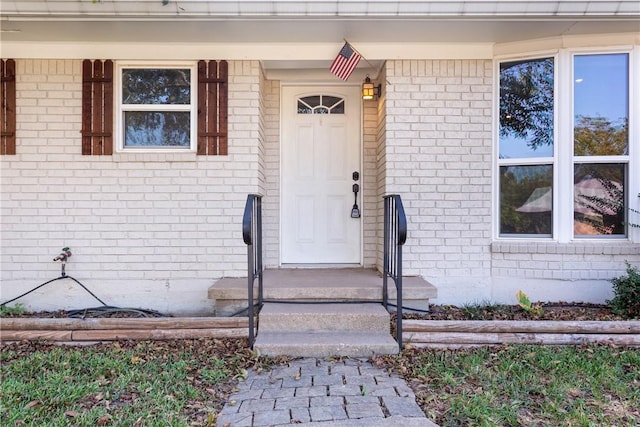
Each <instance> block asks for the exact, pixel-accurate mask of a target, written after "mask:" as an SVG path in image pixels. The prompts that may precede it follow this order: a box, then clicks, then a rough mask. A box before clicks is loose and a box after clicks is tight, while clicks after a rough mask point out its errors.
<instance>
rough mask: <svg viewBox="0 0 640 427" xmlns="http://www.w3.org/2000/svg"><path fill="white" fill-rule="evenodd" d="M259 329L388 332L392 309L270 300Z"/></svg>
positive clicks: (373, 306) (262, 312)
mask: <svg viewBox="0 0 640 427" xmlns="http://www.w3.org/2000/svg"><path fill="white" fill-rule="evenodd" d="M258 327H259V331H260V333H264V332H283V331H287V332H322V331H362V332H379V333H386V334H389V313H388V312H387V311H386V310H385V309H384V307H382V305H380V304H367V303H361V304H283V303H267V304H265V305H264V307H263V308H262V310H261V311H260V317H259V324H258Z"/></svg>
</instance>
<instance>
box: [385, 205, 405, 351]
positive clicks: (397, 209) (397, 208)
mask: <svg viewBox="0 0 640 427" xmlns="http://www.w3.org/2000/svg"><path fill="white" fill-rule="evenodd" d="M406 241H407V217H406V215H405V213H404V207H403V206H402V199H401V198H400V196H399V195H397V194H391V195H388V196H384V259H383V264H384V275H383V279H382V300H383V304H384V308H385V309H387V304H388V302H389V293H388V290H387V278H389V277H391V278H392V279H393V281H394V282H395V285H396V295H397V297H396V298H397V302H396V305H397V311H396V314H397V318H396V322H397V323H396V340H397V341H398V346H399V348H400V351H402V245H404V243H405V242H406Z"/></svg>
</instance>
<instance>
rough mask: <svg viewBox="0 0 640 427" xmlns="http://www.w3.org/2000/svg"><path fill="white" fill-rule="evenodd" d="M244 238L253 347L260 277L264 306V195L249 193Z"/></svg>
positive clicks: (243, 222)
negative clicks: (255, 298) (256, 296)
mask: <svg viewBox="0 0 640 427" xmlns="http://www.w3.org/2000/svg"><path fill="white" fill-rule="evenodd" d="M242 239H243V240H244V243H245V244H246V245H247V281H248V283H247V288H248V299H247V311H248V313H247V314H248V315H249V347H250V348H253V342H254V340H255V329H254V307H255V304H254V298H253V284H254V283H255V279H258V304H257V305H258V307H262V300H263V298H262V271H263V268H262V196H260V195H258V194H249V195H248V196H247V203H246V204H245V207H244V215H243V216H242Z"/></svg>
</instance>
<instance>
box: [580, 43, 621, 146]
mask: <svg viewBox="0 0 640 427" xmlns="http://www.w3.org/2000/svg"><path fill="white" fill-rule="evenodd" d="M573 66H574V84H573V87H574V92H573V110H574V120H575V122H574V151H575V155H576V156H615V155H626V154H628V153H629V143H628V140H629V56H628V55H627V54H614V55H577V56H575V57H574V60H573Z"/></svg>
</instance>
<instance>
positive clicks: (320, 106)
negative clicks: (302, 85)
mask: <svg viewBox="0 0 640 427" xmlns="http://www.w3.org/2000/svg"><path fill="white" fill-rule="evenodd" d="M298 114H344V98H339V97H337V96H331V95H312V96H305V97H303V98H299V99H298Z"/></svg>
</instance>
